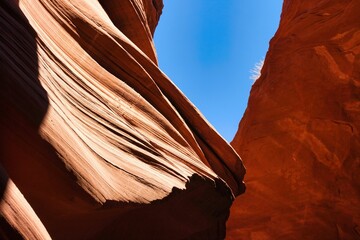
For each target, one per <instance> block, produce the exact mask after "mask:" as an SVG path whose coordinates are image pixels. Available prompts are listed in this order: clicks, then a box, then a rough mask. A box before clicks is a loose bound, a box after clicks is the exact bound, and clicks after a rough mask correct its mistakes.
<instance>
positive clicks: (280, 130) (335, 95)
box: [228, 0, 360, 239]
mask: <svg viewBox="0 0 360 240" xmlns="http://www.w3.org/2000/svg"><path fill="white" fill-rule="evenodd" d="M359 9H360V2H359V1H357V0H346V1H334V0H325V1H297V0H295V1H290V0H285V1H284V5H283V12H282V15H281V21H280V26H279V29H278V31H277V32H276V34H275V36H274V38H273V39H272V40H271V42H270V47H269V51H268V53H267V56H266V59H265V63H264V66H263V69H262V71H261V77H260V78H259V79H258V80H257V81H256V82H255V83H254V85H253V87H252V90H251V94H250V98H249V103H248V107H247V109H246V112H245V115H244V117H243V119H242V120H241V123H240V125H239V130H238V132H237V134H236V136H235V138H234V140H233V141H232V143H231V144H232V145H233V147H234V148H235V149H236V150H237V151H238V152H239V153H240V156H241V157H242V158H243V160H244V164H245V166H246V168H247V178H246V182H247V193H246V194H245V195H243V196H242V197H240V198H239V199H237V201H235V202H234V205H233V207H232V209H231V216H230V218H229V221H228V231H229V232H228V239H360V135H359V133H360V71H359V69H360V15H359Z"/></svg>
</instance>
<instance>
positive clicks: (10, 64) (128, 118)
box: [0, 0, 245, 239]
mask: <svg viewBox="0 0 360 240" xmlns="http://www.w3.org/2000/svg"><path fill="white" fill-rule="evenodd" d="M161 9H162V1H160V0H158V1H154V0H153V1H151V0H142V1H141V0H122V1H110V0H99V1H97V0H90V1H89V0H79V1H68V0H51V1H49V0H19V1H17V0H4V1H1V2H0V33H1V34H0V61H1V64H0V76H1V82H0V86H1V87H0V133H1V134H0V163H1V165H0V173H1V174H0V176H1V182H0V183H1V188H0V190H1V202H0V212H1V216H2V217H1V219H0V238H1V239H17V238H26V239H50V238H53V239H152V238H154V237H156V238H157V239H186V238H198V239H203V238H205V237H208V236H211V237H213V238H223V237H224V235H225V221H226V219H227V217H228V214H229V207H230V205H231V202H232V200H233V196H234V195H238V194H240V193H242V192H243V191H244V184H243V182H242V179H243V176H244V173H245V170H244V167H243V165H242V162H241V159H240V158H239V156H238V155H237V153H236V152H235V151H234V150H233V148H232V147H231V146H230V145H228V144H227V143H226V142H225V141H224V140H223V139H222V138H221V137H220V136H219V135H218V133H217V132H216V131H215V130H214V129H213V128H212V127H211V126H210V125H209V124H208V123H207V121H206V120H205V119H204V118H203V116H202V115H201V114H200V113H199V112H198V110H197V109H196V108H195V107H194V106H193V105H192V104H191V103H190V102H189V101H188V99H187V98H186V97H185V96H184V95H183V94H182V93H181V92H180V91H179V90H178V89H177V88H176V86H174V85H173V83H172V82H171V81H170V80H169V79H168V78H167V77H166V76H165V75H164V74H163V73H162V72H161V70H160V69H159V68H158V66H157V59H156V53H155V50H154V47H153V42H152V34H153V32H154V29H155V26H156V24H157V21H158V19H159V16H160V14H161Z"/></svg>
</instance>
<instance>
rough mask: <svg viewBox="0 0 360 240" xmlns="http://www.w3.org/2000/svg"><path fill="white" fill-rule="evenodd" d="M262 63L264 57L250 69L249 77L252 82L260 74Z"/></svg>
mask: <svg viewBox="0 0 360 240" xmlns="http://www.w3.org/2000/svg"><path fill="white" fill-rule="evenodd" d="M263 65H264V59H261V60H260V61H259V62H257V63H256V64H255V65H254V67H253V68H252V69H251V70H250V73H251V75H250V79H251V80H253V81H254V82H255V81H256V80H257V79H258V78H259V77H260V76H261V69H262V67H263Z"/></svg>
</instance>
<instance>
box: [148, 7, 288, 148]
mask: <svg viewBox="0 0 360 240" xmlns="http://www.w3.org/2000/svg"><path fill="white" fill-rule="evenodd" d="M163 1H164V9H163V14H162V16H161V18H160V22H159V24H158V27H157V29H156V31H155V46H156V49H157V54H158V59H159V66H160V68H161V69H162V70H163V72H165V74H166V75H168V76H169V77H170V79H171V80H172V81H173V82H174V83H175V84H176V85H177V86H178V87H179V88H180V89H181V90H182V91H183V92H184V93H185V95H186V96H187V97H188V98H189V99H190V100H191V101H192V102H193V103H194V104H195V106H196V107H197V108H199V109H200V111H201V112H202V114H203V115H204V116H205V117H206V118H207V120H208V121H209V122H210V123H211V124H212V125H213V126H214V127H215V128H216V130H217V131H218V132H219V133H220V134H221V135H222V136H223V137H224V138H225V139H226V140H228V141H231V140H232V139H233V137H234V136H235V133H236V131H237V128H238V124H239V122H240V119H241V117H242V115H243V113H244V111H245V108H246V105H247V100H248V97H249V93H250V88H251V85H252V83H253V81H252V80H251V79H250V76H251V73H250V71H251V69H252V68H254V65H255V64H256V63H257V62H259V61H260V60H261V59H263V58H264V57H265V55H266V52H267V49H268V46H269V41H270V39H271V38H272V36H273V35H274V33H275V31H276V29H277V27H278V24H279V18H280V13H281V6H282V0H272V1H269V0H226V1H219V0H191V1H190V0H163Z"/></svg>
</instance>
